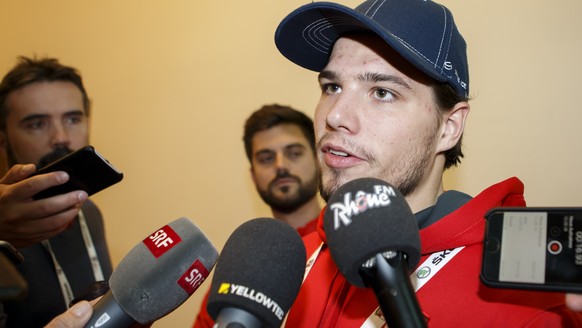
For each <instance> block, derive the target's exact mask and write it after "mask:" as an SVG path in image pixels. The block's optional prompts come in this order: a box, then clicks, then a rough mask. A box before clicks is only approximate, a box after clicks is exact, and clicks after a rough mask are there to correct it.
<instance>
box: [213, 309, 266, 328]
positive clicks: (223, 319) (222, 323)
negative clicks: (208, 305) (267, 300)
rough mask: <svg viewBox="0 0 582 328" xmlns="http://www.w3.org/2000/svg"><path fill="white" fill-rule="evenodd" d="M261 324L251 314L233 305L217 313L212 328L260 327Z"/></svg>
mask: <svg viewBox="0 0 582 328" xmlns="http://www.w3.org/2000/svg"><path fill="white" fill-rule="evenodd" d="M261 327H263V325H262V324H261V321H260V320H259V319H257V317H256V316H254V315H253V314H251V313H249V312H247V311H245V310H241V309H238V308H234V307H227V308H224V309H222V310H220V312H219V313H218V316H217V317H216V321H215V325H214V327H213V328H261Z"/></svg>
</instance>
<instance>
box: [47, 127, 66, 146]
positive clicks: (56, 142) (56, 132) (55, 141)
mask: <svg viewBox="0 0 582 328" xmlns="http://www.w3.org/2000/svg"><path fill="white" fill-rule="evenodd" d="M69 142H70V140H69V134H68V133H67V130H66V129H65V128H64V127H63V125H62V124H53V126H52V131H51V145H52V146H53V147H56V146H68V145H69Z"/></svg>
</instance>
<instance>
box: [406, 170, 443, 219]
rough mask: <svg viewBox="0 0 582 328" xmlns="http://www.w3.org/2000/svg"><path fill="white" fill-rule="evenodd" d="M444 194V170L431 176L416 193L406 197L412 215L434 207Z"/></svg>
mask: <svg viewBox="0 0 582 328" xmlns="http://www.w3.org/2000/svg"><path fill="white" fill-rule="evenodd" d="M443 192H444V189H443V177H442V170H440V171H436V173H433V174H431V177H430V178H427V179H425V180H424V182H423V183H422V184H420V185H419V186H418V187H417V188H416V190H415V191H413V192H412V193H411V194H409V195H407V196H406V201H407V202H408V205H409V206H410V209H411V210H412V213H418V212H420V211H422V210H424V209H425V208H428V207H431V206H434V204H436V201H437V199H438V198H439V196H440V195H441V194H442V193H443Z"/></svg>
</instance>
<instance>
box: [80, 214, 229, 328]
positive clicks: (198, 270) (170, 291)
mask: <svg viewBox="0 0 582 328" xmlns="http://www.w3.org/2000/svg"><path fill="white" fill-rule="evenodd" d="M217 259H218V251H217V250H216V249H215V248H214V246H213V245H212V244H211V243H210V241H209V240H208V238H207V237H206V236H205V235H204V233H203V232H202V231H200V229H198V227H196V225H194V223H192V221H190V220H189V219H188V218H180V219H177V220H175V221H173V222H171V223H169V224H168V225H166V226H164V227H162V228H160V229H158V230H156V231H155V232H153V233H152V234H151V235H149V236H148V237H147V238H145V239H144V240H143V241H142V242H140V243H139V244H137V245H136V246H135V247H134V248H133V249H131V251H129V253H128V254H127V255H126V256H125V257H124V258H123V259H122V260H121V262H120V263H119V264H118V265H117V267H116V268H115V270H114V271H113V273H112V275H111V278H110V279H109V286H110V290H109V292H108V293H107V294H106V295H105V296H104V297H103V298H102V299H101V300H100V301H99V302H98V303H97V304H96V305H95V310H94V312H93V317H92V318H91V320H90V321H89V323H88V324H87V326H86V327H91V326H92V325H94V324H96V323H99V324H98V325H96V326H99V327H107V328H109V327H129V326H130V325H131V324H133V323H135V322H138V323H140V324H147V323H151V322H153V321H155V320H158V319H160V318H162V317H163V316H165V315H167V314H168V313H170V312H172V311H173V310H175V309H176V308H178V306H180V305H181V304H182V303H183V302H184V301H186V300H187V299H188V297H190V295H192V294H193V293H194V291H196V289H198V287H199V286H200V284H202V282H204V280H205V279H206V277H207V276H208V275H209V273H210V271H211V270H212V268H213V267H214V264H215V263H216V261H217ZM102 308H103V310H101V309H102ZM111 308H115V309H120V310H122V311H117V312H115V311H114V310H111V311H110V309H111ZM118 318H119V319H118ZM132 321H133V322H132Z"/></svg>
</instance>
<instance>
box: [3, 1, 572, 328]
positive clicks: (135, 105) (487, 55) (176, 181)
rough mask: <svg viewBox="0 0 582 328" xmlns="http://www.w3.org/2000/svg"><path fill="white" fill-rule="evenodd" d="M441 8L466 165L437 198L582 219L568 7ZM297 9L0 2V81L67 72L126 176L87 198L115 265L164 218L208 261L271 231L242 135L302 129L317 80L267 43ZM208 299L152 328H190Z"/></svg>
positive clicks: (99, 139) (286, 4)
mask: <svg viewBox="0 0 582 328" xmlns="http://www.w3.org/2000/svg"><path fill="white" fill-rule="evenodd" d="M360 2H361V1H353V0H350V1H348V0H345V1H341V2H340V3H342V4H345V5H347V6H350V7H354V6H356V5H357V4H359V3H360ZM440 2H441V3H442V4H445V5H446V6H448V7H449V8H450V9H451V10H452V11H453V14H454V16H455V20H456V22H457V25H458V27H459V29H460V31H461V33H462V34H463V36H464V37H465V39H466V41H467V43H468V52H469V67H470V80H471V82H470V88H471V96H472V97H473V99H474V100H473V101H472V102H471V104H472V106H471V107H472V110H471V114H470V115H469V119H468V124H467V126H466V129H465V131H466V132H465V137H464V145H465V147H464V151H465V159H464V160H463V163H462V164H461V165H460V166H459V167H458V168H455V169H453V170H451V171H450V172H447V173H446V179H445V188H446V189H458V190H461V191H464V192H467V193H469V194H471V195H473V196H474V195H476V194H478V193H479V192H480V191H481V190H483V189H484V188H486V187H488V186H490V185H491V184H493V183H496V182H499V181H501V180H504V179H506V178H508V177H511V176H518V177H519V178H520V179H521V180H522V181H524V183H525V185H526V192H525V195H526V199H527V200H528V204H529V206H582V192H581V191H580V190H581V186H582V172H580V170H581V169H582V154H581V152H580V144H581V142H582V132H581V129H580V124H581V122H582V99H581V96H582V94H581V92H580V91H579V83H580V82H579V80H580V78H581V77H582V64H581V63H580V58H582V38H580V31H582V20H580V17H581V16H582V2H581V1H579V0H557V1H541V0H533V1H531V0H528V1H526V0H512V1H506V0H489V1H463V0H443V1H440ZM305 3H308V1H296V0H278V1H273V0H249V1H235V0H224V1H207V0H170V1H152V0H139V1H138V0H126V1H113V0H100V1H96V0H90V1H72V0H57V1H30V0H24V1H3V3H2V10H1V11H0V40H2V42H3V45H2V51H0V73H1V74H2V75H4V74H5V73H6V72H7V71H8V70H9V69H10V68H11V67H12V66H13V65H14V64H15V63H16V57H17V56H18V55H26V56H34V55H36V56H51V57H57V58H59V59H60V60H61V62H62V63H63V64H66V65H70V66H74V67H76V68H78V69H79V70H80V72H81V74H82V76H83V78H84V82H85V86H86V88H87V91H88V93H89V96H90V98H91V100H92V105H93V107H92V116H91V144H92V145H94V146H95V147H96V149H97V150H98V151H99V152H100V153H102V154H103V155H104V156H105V157H106V158H108V159H109V161H110V162H112V163H113V164H114V165H115V166H117V167H118V168H119V169H120V170H122V171H123V172H124V174H125V178H124V180H123V181H122V182H121V183H119V184H117V185H115V186H113V187H111V188H109V189H107V190H105V191H102V192H101V193H99V194H97V195H95V196H94V197H93V199H94V201H95V202H96V203H97V204H98V205H99V207H100V209H101V211H102V212H103V214H104V218H105V223H106V230H107V238H108V242H109V247H110V251H111V253H112V257H113V261H114V264H117V263H118V262H119V261H120V260H121V259H122V258H123V257H124V256H125V254H126V253H127V252H128V251H129V250H130V249H131V248H132V247H133V246H134V245H135V244H137V243H138V242H140V241H141V240H142V239H144V238H145V237H146V236H147V235H149V234H150V233H152V232H153V231H155V230H157V229H158V228H159V227H161V226H163V225H165V224H166V223H168V222H170V221H172V220H174V219H176V218H179V217H183V216H185V217H188V218H190V219H191V220H192V221H194V222H195V224H196V225H197V226H198V227H200V229H202V230H203V231H204V232H205V233H206V234H207V236H208V237H209V238H210V239H211V240H212V242H213V243H214V245H215V246H216V247H217V248H218V249H219V250H220V249H221V248H222V246H223V245H224V243H225V241H226V239H227V238H228V236H229V235H230V234H231V233H232V231H233V230H234V229H235V228H236V227H238V226H239V225H240V224H241V223H243V222H244V221H246V220H248V219H252V218H255V217H262V216H269V215H270V211H269V209H268V207H266V206H265V205H264V204H263V203H262V201H261V200H260V198H259V197H258V195H257V194H256V191H255V189H254V186H253V183H252V180H251V179H250V175H249V164H248V162H247V159H246V156H245V153H244V149H243V143H242V127H243V123H244V120H245V119H246V117H247V116H248V115H249V114H250V113H251V112H252V111H254V110H255V109H258V108H259V107H261V106H262V105H263V104H267V103H281V104H285V105H291V106H293V107H296V108H297V109H300V110H302V111H304V112H305V113H307V114H308V115H310V116H312V115H313V109H314V108H315V105H316V103H317V100H318V97H319V89H318V86H317V80H316V73H314V72H310V71H307V70H304V69H302V68H300V67H298V66H295V65H294V64H292V63H291V62H289V61H287V60H286V59H285V58H284V57H283V56H282V55H280V54H279V52H278V51H277V49H276V47H275V44H274V42H273V36H274V32H275V29H276V27H277V25H278V23H279V22H280V20H281V19H282V18H283V17H284V16H285V15H286V14H288V13H289V12H291V11H292V10H293V9H295V8H297V7H299V6H300V5H303V4H305ZM209 285H210V284H209V282H206V283H204V284H203V285H202V286H201V288H200V289H199V290H198V292H197V293H195V294H194V295H193V296H192V297H191V298H190V299H189V300H188V301H187V302H186V303H184V304H183V305H182V306H181V307H180V308H178V309H177V310H176V311H174V312H173V313H171V314H170V315H168V316H167V317H165V318H163V319H162V320H160V321H158V322H156V323H155V324H154V327H189V326H190V325H191V324H192V323H193V321H194V318H195V316H196V314H197V313H198V309H199V304H200V301H201V299H202V296H203V295H204V293H205V292H206V290H207V289H208V287H209Z"/></svg>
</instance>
